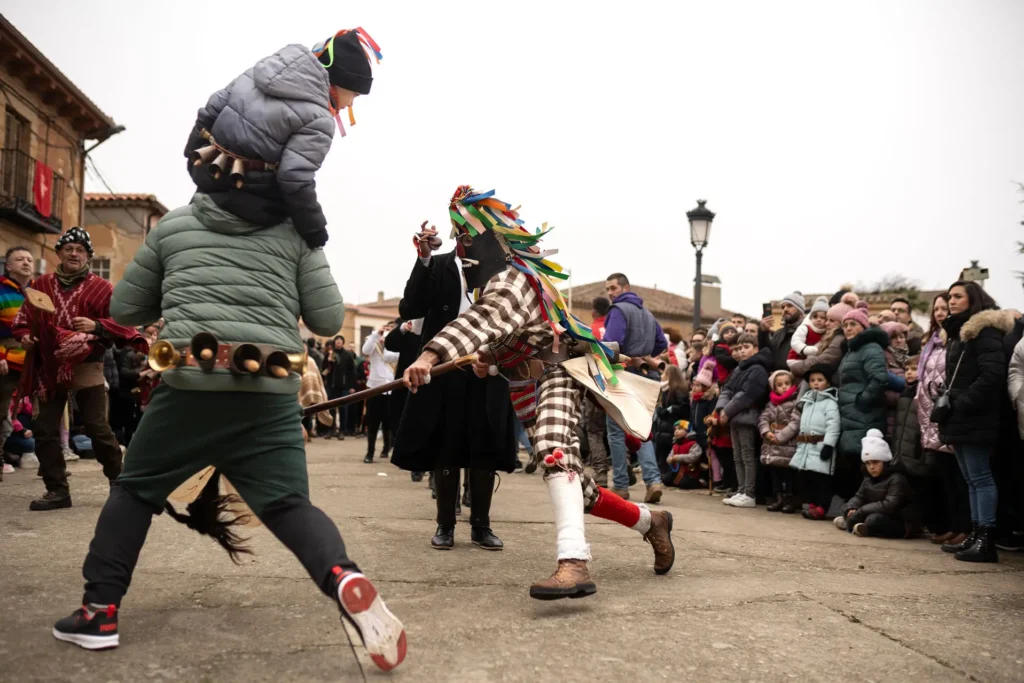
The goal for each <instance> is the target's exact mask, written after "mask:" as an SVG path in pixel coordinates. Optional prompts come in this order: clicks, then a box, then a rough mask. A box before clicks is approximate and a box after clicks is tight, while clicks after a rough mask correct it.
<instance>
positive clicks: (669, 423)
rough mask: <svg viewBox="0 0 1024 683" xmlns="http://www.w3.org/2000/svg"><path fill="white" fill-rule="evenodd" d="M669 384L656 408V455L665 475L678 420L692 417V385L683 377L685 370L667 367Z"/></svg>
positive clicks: (659, 466)
mask: <svg viewBox="0 0 1024 683" xmlns="http://www.w3.org/2000/svg"><path fill="white" fill-rule="evenodd" d="M665 377H666V379H667V380H668V384H667V385H666V386H665V387H664V388H663V389H662V390H661V396H660V397H659V398H658V406H657V407H656V408H655V409H654V430H653V431H654V456H655V458H657V460H658V468H659V469H660V470H661V473H662V474H663V475H664V474H666V473H667V472H668V469H669V467H668V464H667V462H666V460H667V459H668V456H669V453H671V452H672V438H673V435H674V432H675V424H676V422H677V421H678V420H689V419H690V387H689V383H688V382H687V381H686V380H685V379H684V378H683V372H682V370H680V369H679V368H678V367H676V366H675V365H669V366H668V367H667V368H666V369H665Z"/></svg>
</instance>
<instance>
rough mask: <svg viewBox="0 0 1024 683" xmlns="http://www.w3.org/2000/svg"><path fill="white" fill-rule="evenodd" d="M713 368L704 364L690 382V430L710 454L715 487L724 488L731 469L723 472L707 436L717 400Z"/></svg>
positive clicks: (731, 477)
mask: <svg viewBox="0 0 1024 683" xmlns="http://www.w3.org/2000/svg"><path fill="white" fill-rule="evenodd" d="M713 362H714V361H712V363H713ZM713 369H714V368H713V366H712V365H711V364H706V365H705V366H704V369H702V370H701V371H700V372H699V373H697V375H696V376H695V377H694V378H693V381H692V382H691V383H690V425H691V429H690V431H691V432H693V434H694V438H695V439H696V440H697V445H698V446H700V448H701V450H702V451H704V452H705V453H709V454H710V460H711V477H712V481H714V483H715V486H716V488H718V489H725V488H728V486H729V485H731V484H732V480H733V478H734V477H733V474H732V471H731V470H730V471H728V472H723V469H722V462H721V461H720V460H719V458H718V452H717V450H718V449H716V448H712V444H711V441H710V439H709V438H708V431H709V427H708V421H709V420H710V419H711V415H712V413H714V412H715V403H716V402H717V401H718V385H716V384H715V380H714V379H713V377H712V371H713ZM730 455H731V453H730ZM731 463H732V459H731V457H730V459H729V464H730V465H731ZM719 492H721V491H719Z"/></svg>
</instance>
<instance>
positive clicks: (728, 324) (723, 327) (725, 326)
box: [715, 322, 739, 341]
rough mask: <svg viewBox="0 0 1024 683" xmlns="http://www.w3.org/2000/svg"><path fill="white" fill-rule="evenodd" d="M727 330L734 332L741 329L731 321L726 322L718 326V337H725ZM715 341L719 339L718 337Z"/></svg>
mask: <svg viewBox="0 0 1024 683" xmlns="http://www.w3.org/2000/svg"><path fill="white" fill-rule="evenodd" d="M726 330H732V331H733V332H738V331H739V330H737V329H736V326H735V325H733V324H732V323H731V322H724V323H722V324H721V325H719V326H718V339H725V331H726ZM715 341H717V339H716V340H715Z"/></svg>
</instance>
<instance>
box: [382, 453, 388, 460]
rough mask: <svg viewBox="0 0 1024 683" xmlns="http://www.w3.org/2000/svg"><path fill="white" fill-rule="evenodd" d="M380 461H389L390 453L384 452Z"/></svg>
mask: <svg viewBox="0 0 1024 683" xmlns="http://www.w3.org/2000/svg"><path fill="white" fill-rule="evenodd" d="M380 459H381V460H387V459H388V452H387V451H384V452H383V453H381V454H380Z"/></svg>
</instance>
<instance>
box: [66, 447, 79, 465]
mask: <svg viewBox="0 0 1024 683" xmlns="http://www.w3.org/2000/svg"><path fill="white" fill-rule="evenodd" d="M78 459H79V457H78V453H75V452H74V451H73V450H71V449H70V448H69V449H68V450H66V451H64V462H75V461H76V460H78Z"/></svg>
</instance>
